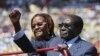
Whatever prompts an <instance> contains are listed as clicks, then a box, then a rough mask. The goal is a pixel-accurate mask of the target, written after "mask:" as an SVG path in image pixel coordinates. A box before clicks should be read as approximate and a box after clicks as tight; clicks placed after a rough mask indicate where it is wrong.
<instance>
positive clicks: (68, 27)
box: [59, 17, 77, 41]
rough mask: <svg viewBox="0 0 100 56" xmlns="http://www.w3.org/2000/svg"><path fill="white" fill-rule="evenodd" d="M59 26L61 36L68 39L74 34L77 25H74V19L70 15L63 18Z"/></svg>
mask: <svg viewBox="0 0 100 56" xmlns="http://www.w3.org/2000/svg"><path fill="white" fill-rule="evenodd" d="M59 28H60V35H61V37H62V38H64V39H66V40H68V41H69V40H70V39H72V38H74V37H75V36H76V35H75V34H76V30H77V27H75V26H74V20H73V19H71V18H70V17H67V18H66V19H64V20H63V21H62V22H61V23H60V24H59Z"/></svg>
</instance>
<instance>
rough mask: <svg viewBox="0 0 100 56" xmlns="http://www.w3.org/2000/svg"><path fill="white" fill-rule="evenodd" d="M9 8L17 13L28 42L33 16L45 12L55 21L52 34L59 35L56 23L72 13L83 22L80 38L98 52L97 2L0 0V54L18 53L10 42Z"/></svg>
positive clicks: (99, 4)
mask: <svg viewBox="0 0 100 56" xmlns="http://www.w3.org/2000/svg"><path fill="white" fill-rule="evenodd" d="M12 9H17V10H19V11H20V12H21V14H22V15H21V20H20V21H21V25H22V27H23V29H24V31H25V33H26V34H27V36H28V37H29V39H31V37H32V36H34V35H33V34H32V32H31V28H30V27H31V26H30V24H31V23H30V22H31V18H32V16H33V15H34V14H36V13H48V14H50V15H51V16H52V18H53V20H54V22H55V33H56V35H58V36H59V29H58V26H57V24H58V22H60V20H62V19H61V18H62V17H63V16H65V15H67V13H70V14H76V15H79V16H80V17H82V19H83V20H84V29H83V32H82V33H81V36H82V38H83V39H84V40H86V41H89V42H91V43H93V44H94V45H95V46H96V47H97V49H98V52H100V2H99V1H96V0H92V1H91V0H0V52H4V51H5V52H10V51H11V52H12V51H17V50H20V49H19V48H18V46H17V45H16V44H15V43H14V42H13V36H14V35H15V32H14V28H13V25H12V23H11V22H10V19H9V16H8V14H9V13H10V12H11V10H12Z"/></svg>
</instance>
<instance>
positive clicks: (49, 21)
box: [31, 13, 55, 36]
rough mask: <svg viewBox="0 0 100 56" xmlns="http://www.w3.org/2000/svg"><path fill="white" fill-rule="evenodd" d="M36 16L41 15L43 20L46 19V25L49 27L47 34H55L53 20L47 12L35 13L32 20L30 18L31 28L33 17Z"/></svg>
mask: <svg viewBox="0 0 100 56" xmlns="http://www.w3.org/2000/svg"><path fill="white" fill-rule="evenodd" d="M36 16H41V17H43V18H44V20H45V21H46V23H47V25H48V28H49V35H50V36H55V34H54V22H53V19H52V17H51V16H50V15H49V14H46V13H40V14H36V15H34V16H33V17H32V20H31V28H32V21H33V19H34V18H35V17H36Z"/></svg>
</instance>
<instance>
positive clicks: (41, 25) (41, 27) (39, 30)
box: [32, 16, 48, 38]
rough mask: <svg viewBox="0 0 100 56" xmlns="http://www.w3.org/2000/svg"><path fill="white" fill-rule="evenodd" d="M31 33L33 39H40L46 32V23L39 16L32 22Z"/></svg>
mask: <svg viewBox="0 0 100 56" xmlns="http://www.w3.org/2000/svg"><path fill="white" fill-rule="evenodd" d="M32 31H33V32H34V35H35V37H38V38H42V37H44V36H45V35H46V34H47V32H48V27H47V23H46V22H45V20H44V18H43V17H41V16H36V17H35V18H34V19H33V21H32Z"/></svg>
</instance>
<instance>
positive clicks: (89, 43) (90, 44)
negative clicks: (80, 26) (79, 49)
mask: <svg viewBox="0 0 100 56" xmlns="http://www.w3.org/2000/svg"><path fill="white" fill-rule="evenodd" d="M81 46H83V47H85V48H91V47H93V48H95V46H94V45H93V44H92V43H91V42H88V41H85V40H81Z"/></svg>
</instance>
